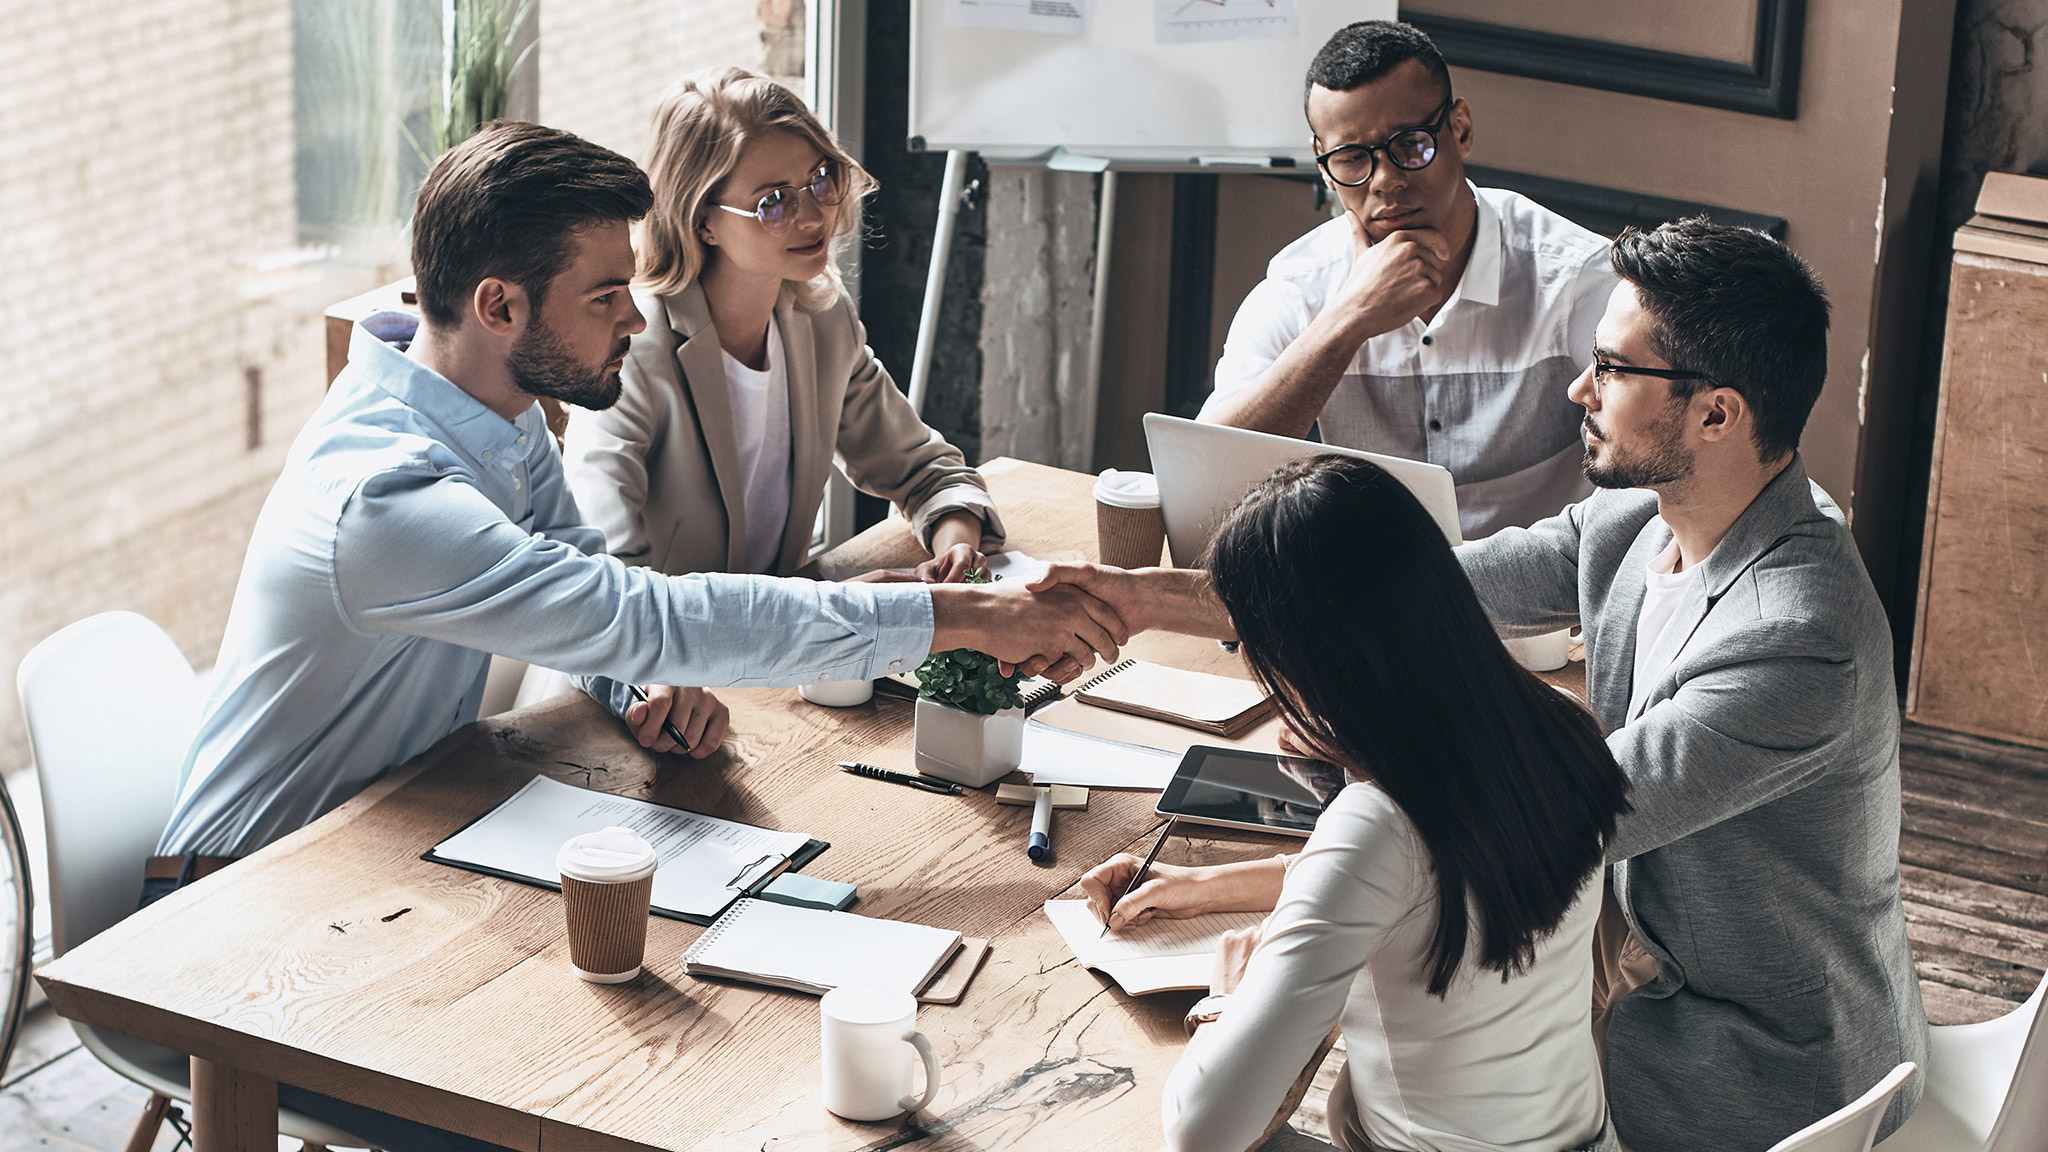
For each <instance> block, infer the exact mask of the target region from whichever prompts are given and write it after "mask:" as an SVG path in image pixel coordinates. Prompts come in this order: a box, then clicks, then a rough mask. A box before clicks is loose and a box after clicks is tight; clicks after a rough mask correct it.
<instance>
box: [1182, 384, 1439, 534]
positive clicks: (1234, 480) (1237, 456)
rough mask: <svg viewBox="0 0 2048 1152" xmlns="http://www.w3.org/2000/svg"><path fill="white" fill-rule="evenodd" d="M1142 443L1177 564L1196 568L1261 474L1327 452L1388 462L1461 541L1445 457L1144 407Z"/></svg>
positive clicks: (1391, 470)
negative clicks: (1389, 451)
mask: <svg viewBox="0 0 2048 1152" xmlns="http://www.w3.org/2000/svg"><path fill="white" fill-rule="evenodd" d="M1145 445H1146V447H1147V448H1148V449H1149V450H1150V451H1151V453H1152V474H1153V475H1154V476H1156V477H1158V479H1159V510H1160V512H1161V513H1162V514H1164V516H1165V518H1166V547H1167V550H1168V552H1170V553H1171V554H1172V556H1173V562H1174V564H1175V565H1176V566H1178V567H1182V568H1192V567H1194V565H1195V563H1196V562H1197V561H1198V560H1200V559H1201V558H1202V554H1203V553H1204V552H1206V551H1207V550H1208V548H1209V539H1210V537H1212V536H1214V535H1215V534H1216V526H1217V525H1218V524H1220V523H1222V522H1223V517H1224V515H1225V514H1226V513H1228V512H1229V511H1230V510H1231V509H1232V508H1235V507H1237V502H1238V501H1240V500H1242V499H1244V495H1245V493H1247V492H1250V491H1251V490H1252V488H1253V487H1254V486H1256V485H1257V484H1258V483H1259V481H1261V480H1264V479H1265V478H1266V477H1268V476H1271V475H1272V474H1273V473H1274V472H1275V471H1276V470H1277V469H1278V468H1279V467H1280V466H1281V465H1282V464H1285V463H1287V462H1288V461H1290V460H1299V459H1301V458H1302V457H1304V456H1318V455H1322V454H1324V453H1330V452H1334V453H1336V454H1337V455H1340V456H1356V457H1358V458H1359V459H1360V460H1370V461H1372V462H1373V463H1375V464H1377V465H1379V466H1380V467H1382V468H1384V469H1386V470H1387V471H1388V472H1389V473H1391V474H1392V475H1393V477H1394V479H1396V480H1399V481H1400V482H1401V483H1403V484H1405V485H1407V486H1408V490H1409V491H1410V492H1413V493H1414V494H1415V498H1416V499H1417V500H1420V501H1422V507H1423V508H1424V509H1425V510H1427V511H1428V512H1429V515H1430V518H1431V519H1433V520H1435V521H1436V525H1437V527H1438V528H1441V529H1443V533H1444V539H1446V540H1448V541H1450V543H1451V546H1452V547H1454V548H1455V547H1456V546H1458V545H1459V544H1462V543H1464V539H1465V538H1464V535H1463V533H1461V532H1460V531H1459V528H1458V491H1457V484H1456V483H1455V482H1453V481H1452V479H1451V473H1450V470H1449V469H1447V468H1445V467H1443V466H1442V465H1440V464H1426V463H1423V462H1422V461H1420V460H1403V459H1401V458H1400V457H1398V456H1382V455H1381V454H1379V453H1377V452H1364V451H1360V450H1359V449H1356V448H1338V447H1335V446H1334V445H1330V444H1317V443H1315V442H1314V441H1311V440H1296V439H1293V438H1292V437H1288V436H1273V435H1270V434H1268V433H1265V432H1251V431H1247V430H1245V429H1243V428H1227V427H1224V426H1223V425H1221V424H1203V423H1200V422H1197V421H1194V420H1183V419H1181V418H1180V417H1178V416H1168V415H1165V414H1164V413H1160V412H1147V413H1146V414H1145Z"/></svg>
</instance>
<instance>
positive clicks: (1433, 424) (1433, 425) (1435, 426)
mask: <svg viewBox="0 0 2048 1152" xmlns="http://www.w3.org/2000/svg"><path fill="white" fill-rule="evenodd" d="M1429 430H1430V431H1431V432H1441V431H1443V430H1444V422H1443V421H1441V420H1431V421H1430V422H1429Z"/></svg>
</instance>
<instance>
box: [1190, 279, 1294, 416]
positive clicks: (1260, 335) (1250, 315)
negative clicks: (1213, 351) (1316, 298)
mask: <svg viewBox="0 0 2048 1152" xmlns="http://www.w3.org/2000/svg"><path fill="white" fill-rule="evenodd" d="M1314 319H1315V310H1314V309H1313V308H1311V307H1310V305H1309V300H1308V297H1307V296H1305V295H1303V293H1302V290H1301V288H1300V287H1299V286H1297V285H1295V284H1293V283H1290V282H1288V281H1286V280H1281V279H1277V278H1274V277H1268V278H1267V279H1265V280H1261V281H1259V283H1258V285H1257V286H1256V287H1254V288H1253V289H1252V290H1251V292H1250V293H1249V294H1247V295H1246V296H1245V298H1244V303H1242V304H1240V305H1238V306H1237V315H1236V316H1233V317H1232V318H1231V321H1230V334H1229V335H1228V336H1227V337H1225V338H1224V341H1223V358H1222V359H1220V360H1218V361H1217V362H1216V389H1215V391H1214V392H1212V393H1210V395H1209V399H1208V400H1207V401H1205V402H1203V404H1202V412H1201V419H1203V420H1210V421H1213V420H1215V419H1216V408H1217V405H1218V401H1220V400H1221V399H1222V398H1223V397H1225V396H1229V395H1231V394H1233V393H1236V392H1242V391H1244V390H1245V389H1247V388H1249V387H1251V386H1252V385H1253V384H1256V383H1257V382H1258V379H1259V377H1260V376H1263V375H1264V374H1265V372H1266V369H1268V368H1271V367H1272V366H1273V362H1274V361H1275V360H1278V359H1279V358H1280V354H1281V353H1282V352H1285V351H1287V346H1288V345H1289V344H1292V343H1294V341H1295V340H1296V339H1297V338H1298V337H1300V335H1301V334H1302V333H1303V332H1305V331H1307V329H1308V326H1309V323H1310V322H1311V321H1313V320H1314Z"/></svg>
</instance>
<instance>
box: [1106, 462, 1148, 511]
mask: <svg viewBox="0 0 2048 1152" xmlns="http://www.w3.org/2000/svg"><path fill="white" fill-rule="evenodd" d="M1095 499H1096V500H1097V501H1099V502H1101V503H1103V504H1107V505H1109V506H1110V507H1112V508H1157V507H1159V479H1158V477H1155V476H1154V475H1152V474H1151V473H1150V472H1122V471H1119V470H1117V469H1115V468H1104V469H1103V470H1102V475H1101V476H1098V477H1096V480H1095Z"/></svg>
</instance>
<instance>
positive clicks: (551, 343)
mask: <svg viewBox="0 0 2048 1152" xmlns="http://www.w3.org/2000/svg"><path fill="white" fill-rule="evenodd" d="M630 344H631V342H630V341H627V340H621V341H619V346H618V347H617V348H615V349H613V352H612V359H617V358H618V357H619V356H622V355H624V354H625V352H626V349H627V348H628V347H629V346H630ZM610 363H611V360H610V359H608V360H606V361H605V363H604V364H600V365H598V366H597V367H596V368H595V369H591V368H588V367H585V366H584V365H582V364H579V363H578V362H577V361H576V358H575V356H573V355H571V354H570V352H569V349H568V346H567V345H565V344H564V343H563V342H562V338H561V337H560V336H559V335H557V334H556V333H555V330H554V329H552V328H549V327H548V326H547V325H545V324H543V323H541V322H540V319H539V317H535V318H534V322H533V324H532V325H531V326H529V327H528V328H527V330H526V331H525V332H524V333H523V334H522V335H521V336H520V337H519V339H518V341H516V342H515V343H514V344H513V345H512V354H511V356H510V357H508V358H507V359H506V361H505V369H506V371H507V372H509V373H510V374H511V376H512V383H513V385H514V386H516V387H517V388H518V389H519V390H520V391H522V392H526V393H528V394H530V395H534V396H546V397H549V398H551V399H555V400H560V401H561V402H563V403H564V404H574V405H576V406H577V407H578V408H588V409H590V410H591V411H593V412H602V411H604V410H605V409H607V408H609V407H611V406H612V405H614V404H616V403H618V402H619V393H620V391H621V390H622V389H623V387H624V385H623V384H622V383H621V382H620V380H619V374H618V373H617V372H607V371H605V365H606V364H610Z"/></svg>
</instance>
